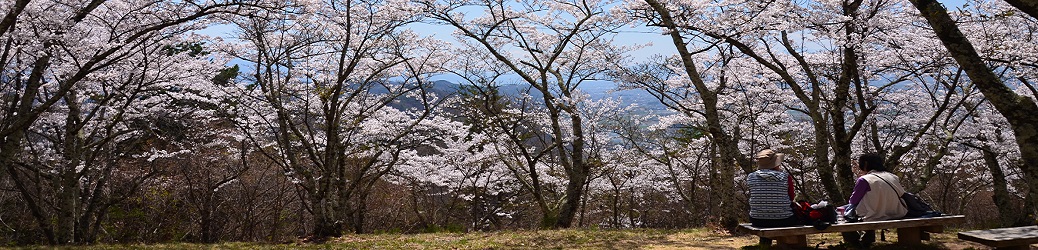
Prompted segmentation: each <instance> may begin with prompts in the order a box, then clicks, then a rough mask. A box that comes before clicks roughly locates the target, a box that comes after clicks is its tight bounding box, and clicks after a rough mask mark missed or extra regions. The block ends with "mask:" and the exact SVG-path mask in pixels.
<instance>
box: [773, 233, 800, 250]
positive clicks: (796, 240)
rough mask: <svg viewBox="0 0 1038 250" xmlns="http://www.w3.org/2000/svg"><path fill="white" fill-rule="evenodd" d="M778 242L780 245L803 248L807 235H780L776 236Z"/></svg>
mask: <svg viewBox="0 0 1038 250" xmlns="http://www.w3.org/2000/svg"><path fill="white" fill-rule="evenodd" d="M778 242H779V244H781V245H786V246H790V247H794V248H804V247H807V235H793V236H782V237H779V238H778Z"/></svg>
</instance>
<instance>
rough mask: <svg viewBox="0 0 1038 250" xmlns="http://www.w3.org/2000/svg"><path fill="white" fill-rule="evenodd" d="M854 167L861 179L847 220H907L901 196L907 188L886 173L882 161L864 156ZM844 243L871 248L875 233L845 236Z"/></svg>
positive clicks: (850, 205) (848, 210)
mask: <svg viewBox="0 0 1038 250" xmlns="http://www.w3.org/2000/svg"><path fill="white" fill-rule="evenodd" d="M854 163H855V164H853V165H854V166H853V168H856V171H855V172H857V173H858V174H859V177H858V180H857V181H856V182H855V183H854V192H852V193H851V198H850V201H848V205H847V209H846V210H845V212H844V214H846V216H845V217H847V218H858V219H860V220H861V221H881V220H890V219H900V218H903V217H905V214H907V213H908V208H906V207H905V206H904V205H903V204H901V197H900V195H898V194H901V193H904V192H905V188H904V187H902V186H901V181H900V180H899V179H898V178H897V176H896V175H894V174H892V173H890V172H887V167H886V166H883V157H882V156H880V155H878V154H874V153H868V154H862V155H861V156H858V161H856V162H854ZM843 240H844V242H846V243H848V244H852V245H860V246H863V247H868V246H871V245H872V243H873V242H875V241H876V231H875V230H870V231H864V232H845V233H843Z"/></svg>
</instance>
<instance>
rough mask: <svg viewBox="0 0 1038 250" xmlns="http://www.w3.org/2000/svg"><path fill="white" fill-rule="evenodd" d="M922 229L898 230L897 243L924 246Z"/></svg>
mask: <svg viewBox="0 0 1038 250" xmlns="http://www.w3.org/2000/svg"><path fill="white" fill-rule="evenodd" d="M920 231H921V230H920V228H918V227H908V228H898V229H897V242H898V243H902V244H906V245H919V244H922V241H921V240H920V238H921V237H920Z"/></svg>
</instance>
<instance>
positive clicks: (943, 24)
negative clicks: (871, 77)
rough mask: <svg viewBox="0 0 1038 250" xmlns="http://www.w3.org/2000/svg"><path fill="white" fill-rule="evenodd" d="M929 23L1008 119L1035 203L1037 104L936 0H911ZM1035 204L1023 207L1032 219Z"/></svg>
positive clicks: (1033, 202)
mask: <svg viewBox="0 0 1038 250" xmlns="http://www.w3.org/2000/svg"><path fill="white" fill-rule="evenodd" d="M911 2H912V4H913V5H915V7H916V8H917V9H919V12H920V13H921V14H922V16H923V17H924V18H926V21H927V22H929V24H930V26H931V27H933V29H934V32H935V33H936V34H937V38H939V39H940V40H941V43H943V44H944V46H945V47H946V48H947V49H948V52H950V53H951V55H952V58H954V59H955V61H956V62H958V63H959V66H961V67H962V68H963V69H964V70H965V71H966V74H967V75H968V76H969V77H970V80H972V81H973V84H974V85H975V86H976V87H977V89H980V91H981V93H983V94H984V97H985V98H987V99H988V101H989V102H990V103H991V105H992V106H994V107H995V109H996V110H998V112H999V113H1001V114H1002V116H1004V117H1005V118H1006V120H1007V121H1009V125H1010V127H1012V128H1013V133H1014V135H1015V136H1016V143H1017V145H1018V146H1019V147H1020V158H1021V159H1022V160H1023V164H1021V168H1022V170H1023V173H1024V178H1025V180H1026V181H1027V185H1028V194H1027V197H1030V198H1029V200H1028V201H1027V202H1025V203H1026V204H1038V202H1036V201H1035V200H1034V199H1035V198H1038V195H1035V194H1038V116H1035V115H1034V114H1035V113H1038V105H1036V104H1035V102H1034V100H1033V99H1031V98H1030V97H1026V96H1020V95H1017V94H1016V93H1014V92H1013V90H1012V89H1010V88H1009V87H1008V86H1006V85H1005V84H1004V83H1003V82H1002V80H1001V79H1000V78H998V76H997V75H995V73H994V72H993V71H992V70H991V68H988V66H987V64H986V63H985V62H984V61H983V60H982V59H981V58H980V55H979V54H978V53H977V50H976V49H975V48H974V47H973V44H971V43H970V42H969V40H967V39H966V37H965V36H964V35H963V34H962V31H960V30H959V27H958V26H957V25H956V24H955V21H954V20H952V18H951V15H949V14H948V11H947V10H946V9H945V8H944V6H942V5H941V4H940V3H938V2H937V1H935V0H911ZM1034 209H1035V208H1034V207H1030V206H1029V207H1026V208H1025V212H1026V213H1027V216H1030V217H1031V218H1034V215H1035V211H1034Z"/></svg>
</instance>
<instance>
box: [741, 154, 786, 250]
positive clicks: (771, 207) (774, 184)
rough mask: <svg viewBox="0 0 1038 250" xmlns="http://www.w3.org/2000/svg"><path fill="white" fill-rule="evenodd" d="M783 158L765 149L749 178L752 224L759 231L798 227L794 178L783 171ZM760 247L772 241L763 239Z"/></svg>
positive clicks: (758, 157)
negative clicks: (795, 213) (794, 210)
mask: <svg viewBox="0 0 1038 250" xmlns="http://www.w3.org/2000/svg"><path fill="white" fill-rule="evenodd" d="M783 156H784V155H783V154H781V153H777V152H775V151H774V150H771V149H765V150H762V151H760V152H759V153H757V154H756V155H754V157H753V158H754V159H755V160H756V161H757V171H754V172H753V173H750V174H749V175H747V176H746V185H747V186H748V187H749V191H750V201H749V204H750V224H752V225H753V226H754V227H758V228H766V227H787V226H794V225H797V224H798V223H799V221H798V220H797V218H796V216H795V215H794V214H793V209H792V207H791V206H790V205H791V204H793V197H794V195H793V194H794V190H793V177H792V176H790V175H789V173H786V172H784V171H782V169H781V166H782V158H783ZM760 244H761V245H771V239H767V238H763V237H762V238H761V241H760Z"/></svg>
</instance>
